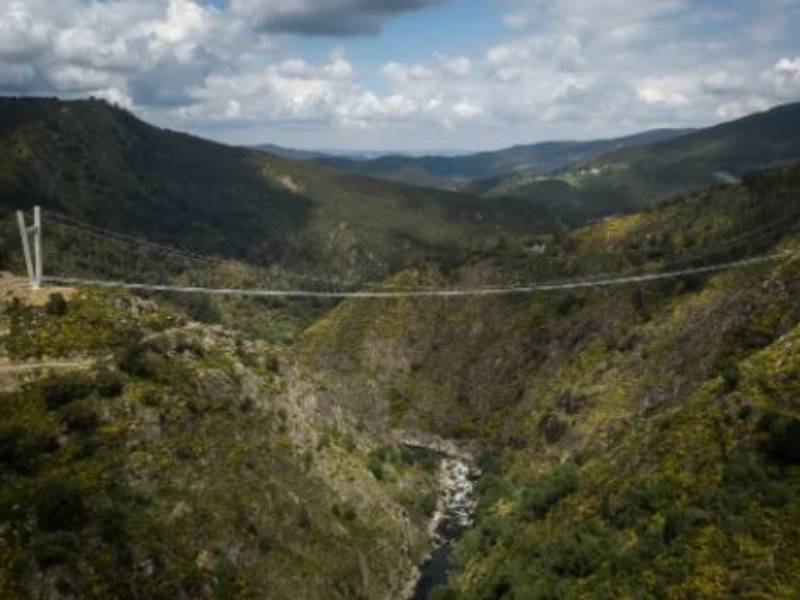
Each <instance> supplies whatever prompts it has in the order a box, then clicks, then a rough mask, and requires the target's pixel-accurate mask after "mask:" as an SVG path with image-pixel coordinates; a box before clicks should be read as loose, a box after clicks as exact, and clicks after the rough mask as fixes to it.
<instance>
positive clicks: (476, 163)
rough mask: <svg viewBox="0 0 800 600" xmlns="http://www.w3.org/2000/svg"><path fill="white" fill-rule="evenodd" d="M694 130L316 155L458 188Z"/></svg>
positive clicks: (366, 171)
mask: <svg viewBox="0 0 800 600" xmlns="http://www.w3.org/2000/svg"><path fill="white" fill-rule="evenodd" d="M690 131H691V130H688V129H658V130H653V131H647V132H644V133H639V134H636V135H631V136H626V137H621V138H615V139H607V140H591V141H585V142H577V141H565V142H542V143H538V144H529V145H519V146H514V147H512V148H505V149H503V150H497V151H494V152H479V153H476V154H466V155H463V156H421V157H411V156H385V157H381V158H376V159H372V160H353V159H348V158H340V157H332V156H323V157H317V158H313V160H315V161H316V162H318V163H320V164H326V165H330V166H332V167H336V168H338V169H342V170H344V171H349V172H352V173H358V174H360V175H369V176H370V177H376V178H378V179H386V180H389V181H398V182H402V183H411V184H414V185H423V186H429V187H435V188H442V189H452V190H458V189H465V188H468V187H469V186H470V185H471V184H472V183H473V182H476V181H479V180H482V179H487V178H493V177H500V176H508V175H509V174H512V173H516V172H520V171H522V172H525V173H530V174H534V175H541V174H545V173H551V172H553V171H557V170H560V169H564V168H567V167H569V166H571V165H574V164H577V163H580V162H584V161H586V160H589V159H591V158H593V157H596V156H599V155H601V154H604V153H607V152H611V151H613V150H619V149H621V148H627V147H632V146H639V145H642V144H649V143H653V142H656V141H662V140H669V139H672V138H676V137H680V136H682V135H685V134H687V133H689V132H690Z"/></svg>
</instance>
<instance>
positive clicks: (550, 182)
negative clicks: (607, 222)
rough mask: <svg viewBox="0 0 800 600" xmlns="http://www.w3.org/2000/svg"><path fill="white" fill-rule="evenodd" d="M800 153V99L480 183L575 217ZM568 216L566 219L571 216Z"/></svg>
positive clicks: (497, 194) (500, 194)
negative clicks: (545, 172)
mask: <svg viewBox="0 0 800 600" xmlns="http://www.w3.org/2000/svg"><path fill="white" fill-rule="evenodd" d="M797 160H800V103H796V104H788V105H785V106H780V107H778V108H775V109H772V110H770V111H767V112H764V113H759V114H754V115H751V116H748V117H745V118H743V119H739V120H736V121H732V122H729V123H723V124H721V125H717V126H716V127H710V128H708V129H703V130H700V131H696V132H693V133H689V134H687V135H685V136H681V137H679V138H676V139H673V140H667V141H661V142H657V143H654V144H647V145H642V146H638V147H634V148H626V149H622V150H619V151H616V152H611V153H606V154H603V155H602V156H599V157H596V158H593V159H591V160H588V161H585V162H584V163H582V164H581V165H580V166H579V167H577V168H570V169H567V170H565V171H564V172H563V173H562V174H561V175H559V176H557V177H537V176H534V175H530V174H524V175H518V176H513V177H507V178H501V179H499V180H494V181H486V182H481V184H480V185H478V186H475V187H474V188H473V191H476V192H480V193H483V194H484V195H485V196H486V197H491V198H516V199H520V198H527V199H529V200H530V201H531V202H534V203H536V204H537V205H540V206H547V207H549V208H550V210H551V211H554V212H556V213H559V214H560V215H561V216H562V217H563V218H565V219H566V220H568V221H570V222H572V223H576V222H577V223H580V222H581V219H583V220H584V221H585V220H588V219H593V218H597V216H603V215H607V214H613V213H615V212H620V211H621V210H630V209H631V208H638V207H644V206H652V205H653V204H654V203H656V202H658V201H659V200H663V199H664V198H667V197H669V196H672V195H674V194H677V193H683V192H687V191H689V190H693V189H699V188H701V187H703V186H706V185H712V184H730V183H735V182H736V181H737V180H738V178H740V177H741V176H742V175H743V174H744V173H747V172H748V171H751V170H755V169H762V168H769V167H775V166H779V165H784V164H789V163H791V162H794V161H797ZM570 217H571V218H570Z"/></svg>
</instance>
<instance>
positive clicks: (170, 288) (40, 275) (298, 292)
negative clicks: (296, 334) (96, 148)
mask: <svg viewBox="0 0 800 600" xmlns="http://www.w3.org/2000/svg"><path fill="white" fill-rule="evenodd" d="M48 217H49V221H48V226H50V225H52V227H53V228H54V230H60V231H62V232H66V233H67V234H71V235H86V236H90V237H92V238H94V239H96V240H97V239H99V240H106V241H109V242H113V243H117V244H125V245H127V246H129V247H135V248H138V249H142V248H144V249H147V250H148V251H153V252H156V253H158V254H159V255H161V256H169V257H172V258H175V259H178V260H181V261H187V262H190V263H192V264H202V265H220V264H225V263H226V262H227V261H226V260H225V259H221V258H216V257H209V256H204V255H201V254H198V253H194V252H189V251H186V250H181V249H178V248H173V247H170V246H166V245H163V244H158V243H154V242H152V241H149V240H146V239H142V238H137V237H134V236H130V235H126V234H122V233H119V232H115V231H111V230H107V229H103V228H99V227H96V226H94V225H91V224H89V223H85V222H82V221H79V220H77V219H74V218H71V217H66V216H64V215H59V214H57V213H53V214H52V215H48ZM787 222H788V218H787V217H783V218H778V219H775V220H774V221H771V222H769V223H766V224H764V225H761V226H758V227H754V228H752V229H751V230H749V231H747V232H745V233H742V234H739V235H737V236H732V237H730V238H728V239H725V240H724V241H721V242H717V243H716V244H714V245H713V246H711V247H708V248H705V249H704V250H703V251H700V252H694V253H692V252H686V253H683V254H681V255H680V256H678V257H676V258H675V259H674V260H672V261H671V263H670V267H669V268H666V269H664V270H658V271H644V270H641V269H640V270H638V271H624V272H623V271H617V272H612V273H603V274H594V275H592V276H590V277H577V278H572V279H561V280H543V281H536V282H529V283H518V282H515V283H513V284H504V285H501V284H496V285H491V284H490V285H483V286H468V287H426V286H398V285H394V284H392V283H387V282H372V283H366V282H358V283H359V285H360V286H361V287H362V289H357V290H340V289H325V290H319V289H308V288H303V287H299V286H298V287H289V288H287V287H276V286H268V287H257V286H254V287H215V286H213V285H183V284H180V283H175V282H168V283H164V282H146V281H135V280H133V281H131V280H128V279H127V278H114V277H108V278H105V277H104V278H100V277H90V276H77V275H70V274H53V275H50V274H46V273H45V272H44V267H45V260H44V257H45V256H44V255H45V253H44V252H43V240H44V239H45V237H44V235H43V219H42V211H41V209H40V208H39V207H35V208H34V210H33V223H32V224H31V225H28V223H27V219H26V216H25V214H24V213H23V212H22V211H18V212H17V223H18V227H19V232H20V237H21V240H22V255H23V257H24V261H25V269H26V271H27V274H28V279H29V283H30V286H31V287H32V288H34V289H39V288H41V287H42V286H43V285H47V284H53V285H61V286H70V287H97V288H116V289H126V290H138V291H148V292H170V293H180V294H208V295H214V296H241V297H256V298H317V299H326V298H327V299H382V298H383V299H391V298H459V297H472V296H475V297H477V296H503V295H513V294H531V293H535V292H553V291H564V290H574V289H585V288H604V287H612V286H621V285H629V284H637V283H647V282H653V281H660V280H666V279H677V278H683V277H689V276H693V275H703V274H712V273H717V272H721V271H729V270H734V269H743V268H747V267H751V266H754V265H759V264H763V263H768V262H775V261H780V260H786V259H789V258H791V257H793V256H795V252H791V251H788V250H784V251H773V252H770V253H766V254H760V255H756V256H747V257H743V258H738V259H736V260H727V261H719V262H712V263H710V264H703V265H696V264H693V263H696V262H698V261H699V260H702V259H708V258H709V257H712V256H714V255H715V254H717V255H718V254H719V253H720V252H726V251H731V250H735V249H737V248H740V247H743V246H745V245H753V244H755V243H758V242H760V241H764V240H766V239H768V238H769V239H774V237H775V236H776V235H777V234H779V233H782V234H786V233H789V232H794V231H796V229H797V225H798V223H797V221H796V220H794V222H792V223H791V225H790V226H789V227H787V226H786V223H787ZM77 245H79V244H71V246H72V247H74V246H77ZM61 250H63V246H62V248H61ZM129 256H132V254H129ZM686 263H689V264H688V266H681V265H682V264H686ZM292 277H293V278H296V279H300V280H307V281H312V282H318V283H319V282H322V283H325V284H326V285H327V286H328V287H329V288H335V287H336V284H337V282H334V281H331V280H323V279H320V278H314V277H302V276H300V277H297V276H294V275H293V276H292ZM363 288H367V289H363Z"/></svg>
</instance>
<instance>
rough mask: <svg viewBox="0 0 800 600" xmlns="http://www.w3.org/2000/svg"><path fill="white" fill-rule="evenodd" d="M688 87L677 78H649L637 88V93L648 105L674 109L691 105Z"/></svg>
mask: <svg viewBox="0 0 800 600" xmlns="http://www.w3.org/2000/svg"><path fill="white" fill-rule="evenodd" d="M686 87H687V85H686V82H685V81H682V80H681V79H679V78H675V77H665V78H661V79H657V78H647V79H645V80H644V81H642V82H641V83H639V85H637V86H636V92H637V94H639V98H641V99H642V100H643V101H644V102H646V103H647V104H660V105H663V106H668V107H673V108H674V107H678V106H686V105H687V104H689V102H690V100H689V95H688V94H689V92H688V90H686Z"/></svg>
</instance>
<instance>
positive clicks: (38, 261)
mask: <svg viewBox="0 0 800 600" xmlns="http://www.w3.org/2000/svg"><path fill="white" fill-rule="evenodd" d="M17 223H18V224H19V233H20V236H21V238H22V253H23V254H24V255H25V268H26V269H27V270H28V279H29V280H30V282H31V287H32V288H33V289H35V290H38V289H39V288H40V287H41V286H42V210H41V208H39V207H38V206H36V207H34V209H33V225H31V226H30V227H29V226H28V225H27V224H26V222H25V213H24V212H22V211H21V210H18V211H17ZM31 238H33V244H31ZM31 245H33V252H31Z"/></svg>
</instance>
